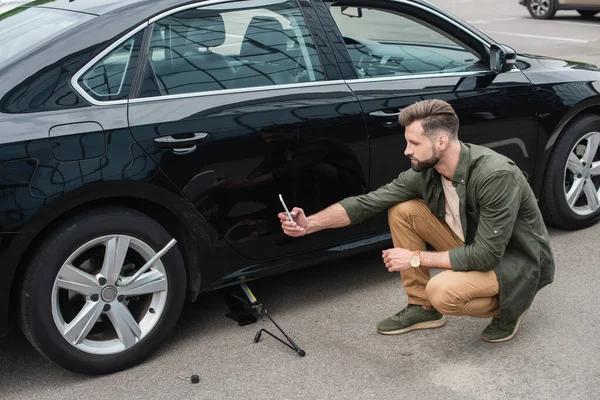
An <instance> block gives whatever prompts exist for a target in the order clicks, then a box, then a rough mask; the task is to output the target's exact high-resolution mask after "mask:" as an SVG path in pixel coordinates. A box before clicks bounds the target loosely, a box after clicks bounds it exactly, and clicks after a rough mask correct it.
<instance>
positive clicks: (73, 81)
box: [71, 21, 149, 106]
mask: <svg viewBox="0 0 600 400" xmlns="http://www.w3.org/2000/svg"><path fill="white" fill-rule="evenodd" d="M148 25H149V23H148V21H146V22H143V23H142V24H140V25H138V26H137V27H136V28H134V29H133V30H131V31H130V32H128V33H127V34H126V35H124V36H123V37H121V38H119V39H118V40H117V41H115V42H114V43H112V44H111V45H110V46H108V47H107V48H106V49H104V50H103V51H102V52H100V54H98V55H97V56H96V57H94V58H92V59H91V60H90V61H89V62H88V63H87V64H85V65H84V66H83V67H82V68H81V69H80V70H79V71H77V73H75V75H73V77H72V78H71V86H72V87H73V89H74V90H75V91H76V92H77V93H78V94H79V95H80V96H81V97H83V98H84V99H85V100H86V101H88V102H89V103H91V104H93V105H96V106H101V105H115V104H127V102H128V100H127V99H124V100H105V101H102V100H96V99H94V98H93V97H92V96H90V95H89V94H88V93H87V92H86V91H85V90H84V89H83V88H82V87H81V85H79V78H81V77H82V76H83V75H84V74H85V73H86V72H88V71H89V70H90V69H91V68H92V67H93V66H94V65H95V64H96V63H97V62H98V61H100V60H102V59H103V58H104V57H106V56H107V55H108V54H109V53H110V52H112V51H113V50H114V49H116V48H117V47H119V46H120V45H121V44H123V43H124V42H125V41H127V40H129V39H131V38H132V37H133V36H135V35H136V34H137V33H139V32H141V31H142V30H143V29H145V28H147V27H148ZM139 62H140V60H139V59H138V65H139Z"/></svg>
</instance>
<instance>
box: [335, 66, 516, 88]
mask: <svg viewBox="0 0 600 400" xmlns="http://www.w3.org/2000/svg"><path fill="white" fill-rule="evenodd" d="M514 72H520V70H519V69H518V68H516V67H513V69H511V70H510V71H508V72H504V73H503V74H509V73H514ZM488 74H495V75H498V74H497V73H496V72H494V71H491V70H481V71H466V72H432V73H430V74H416V75H401V76H381V77H377V78H362V79H361V78H354V79H346V80H345V82H346V83H347V84H355V83H369V82H371V83H373V82H389V81H404V80H410V79H427V78H429V79H431V78H453V77H462V76H474V75H488Z"/></svg>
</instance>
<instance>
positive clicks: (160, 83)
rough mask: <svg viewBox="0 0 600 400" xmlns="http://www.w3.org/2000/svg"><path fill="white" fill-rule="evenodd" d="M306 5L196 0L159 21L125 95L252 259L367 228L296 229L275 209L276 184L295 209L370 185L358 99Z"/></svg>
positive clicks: (166, 165) (142, 129) (180, 174)
mask: <svg viewBox="0 0 600 400" xmlns="http://www.w3.org/2000/svg"><path fill="white" fill-rule="evenodd" d="M303 7H304V8H305V9H304V10H302V9H301V7H300V6H299V4H298V3H297V2H296V1H294V0H278V1H272V0H250V1H243V2H228V3H225V2H223V3H217V4H215V3H214V2H211V4H209V5H203V3H198V4H193V5H188V6H184V7H181V8H179V9H177V10H173V11H170V12H169V13H166V14H164V15H161V16H159V17H157V18H155V19H154V20H151V21H150V22H151V24H150V27H149V29H150V32H151V33H150V35H149V36H148V37H147V40H146V49H147V50H146V52H147V56H146V60H145V61H144V62H143V64H144V66H143V72H142V75H141V76H140V77H139V79H138V82H140V83H139V85H138V87H137V88H136V89H135V90H136V93H137V96H136V98H134V99H132V100H130V104H129V122H130V129H131V132H132V134H133V136H134V137H135V139H136V140H137V141H138V143H139V144H140V145H141V146H142V148H143V149H144V150H145V151H146V152H147V153H148V154H149V155H150V156H151V157H152V158H153V159H154V160H155V161H156V162H157V163H158V165H159V167H160V168H161V169H162V171H164V172H165V173H166V175H167V176H168V177H169V178H170V179H171V180H172V181H173V182H174V183H175V185H176V186H177V187H178V188H179V189H181V190H182V191H183V193H184V194H185V195H186V196H187V197H188V198H189V200H190V201H192V202H193V203H194V205H195V206H196V207H197V209H198V210H199V211H200V212H201V213H202V214H203V215H204V217H205V218H206V219H207V220H208V221H209V222H210V223H211V224H212V225H213V226H214V227H215V229H216V230H217V231H218V233H219V234H220V235H221V237H222V238H224V239H225V240H226V241H227V242H228V243H229V244H230V245H231V246H233V247H234V249H235V250H237V251H238V252H239V253H240V254H242V255H243V256H245V257H248V258H251V259H270V258H274V257H279V256H283V255H286V254H290V253H295V252H301V251H306V250H310V249H313V248H316V247H322V246H327V245H331V244H334V243H339V242H343V241H347V240H350V239H352V238H355V237H357V236H359V235H361V231H360V228H353V229H349V230H344V232H320V233H318V234H316V235H311V236H307V237H304V238H300V239H291V238H288V237H286V236H285V235H283V233H282V230H281V226H280V223H279V220H278V218H277V213H278V212H280V211H283V207H282V205H281V203H280V202H279V198H278V195H279V194H282V196H283V198H284V199H285V201H286V203H287V205H288V207H289V208H290V209H291V208H292V207H295V206H297V207H302V208H303V209H304V210H305V211H306V212H307V213H314V212H316V211H318V210H320V209H322V208H325V207H327V206H329V205H331V204H333V203H335V202H337V201H339V200H341V199H342V198H344V197H346V196H351V195H356V194H360V193H363V192H364V191H366V188H367V186H368V181H367V179H368V176H369V171H368V169H369V148H368V138H367V133H366V126H365V123H364V119H363V116H362V114H361V110H360V106H359V104H358V101H357V99H356V97H355V96H354V95H353V94H352V92H351V91H350V89H349V88H348V87H347V85H346V84H345V83H344V82H343V80H341V79H340V74H339V70H338V69H337V67H336V66H335V65H334V64H332V63H331V62H330V61H328V59H327V57H326V56H323V54H322V50H320V51H318V50H317V47H320V48H321V49H323V48H327V47H328V46H329V44H328V43H327V39H326V38H325V37H324V36H323V35H321V37H320V38H319V36H318V35H317V34H315V33H314V32H312V33H311V32H310V31H309V26H308V24H307V17H306V15H309V17H310V16H311V15H313V16H314V12H313V11H312V9H311V8H310V5H309V4H304V5H303ZM311 13H312V14H311ZM314 18H315V19H316V17H314ZM317 44H319V46H317ZM329 52H331V51H329Z"/></svg>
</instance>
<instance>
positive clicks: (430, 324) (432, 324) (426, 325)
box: [377, 316, 446, 335]
mask: <svg viewBox="0 0 600 400" xmlns="http://www.w3.org/2000/svg"><path fill="white" fill-rule="evenodd" d="M444 325H446V317H445V316H442V318H440V319H436V320H434V321H425V322H419V323H417V324H414V325H411V326H409V327H408V328H404V329H398V330H397V331H386V332H384V331H380V330H379V329H377V332H379V333H381V334H382V335H400V334H402V333H407V332H410V331H414V330H417V329H433V328H441V327H442V326H444Z"/></svg>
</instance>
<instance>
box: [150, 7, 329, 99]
mask: <svg viewBox="0 0 600 400" xmlns="http://www.w3.org/2000/svg"><path fill="white" fill-rule="evenodd" d="M324 79H325V75H324V72H323V68H322V66H321V62H320V60H319V57H318V55H317V50H316V47H315V44H314V42H313V40H312V37H311V35H310V33H309V30H308V27H307V25H306V22H305V20H304V18H303V16H302V13H301V11H300V9H299V8H298V5H297V3H296V2H295V1H272V0H269V1H265V0H251V1H244V2H240V3H227V4H220V5H213V6H206V7H199V8H193V9H188V10H184V11H180V12H178V13H176V14H173V15H170V16H168V17H165V18H164V19H161V20H159V21H158V22H156V23H155V24H154V28H153V32H152V37H151V41H150V48H149V53H148V60H147V67H146V70H145V76H144V80H143V84H142V89H141V93H140V96H141V97H149V96H161V95H163V96H164V95H173V94H183V93H196V92H206V91H211V90H222V89H235V88H249V87H256V86H269V85H283V84H290V83H299V82H314V81H320V80H324Z"/></svg>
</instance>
